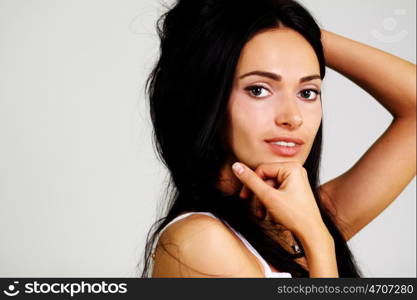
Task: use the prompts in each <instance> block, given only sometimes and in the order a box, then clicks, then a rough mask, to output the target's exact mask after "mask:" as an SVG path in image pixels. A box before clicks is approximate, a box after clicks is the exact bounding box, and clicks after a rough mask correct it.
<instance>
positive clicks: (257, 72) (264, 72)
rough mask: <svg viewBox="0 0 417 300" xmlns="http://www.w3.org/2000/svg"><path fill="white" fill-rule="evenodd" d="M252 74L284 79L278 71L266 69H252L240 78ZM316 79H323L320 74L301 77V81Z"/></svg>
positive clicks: (240, 77)
mask: <svg viewBox="0 0 417 300" xmlns="http://www.w3.org/2000/svg"><path fill="white" fill-rule="evenodd" d="M251 75H258V76H263V77H268V78H271V79H273V80H276V81H281V79H282V76H281V75H278V74H276V73H271V72H266V71H258V70H257V71H251V72H248V73H246V74H243V75H240V76H239V80H240V79H243V78H245V77H247V76H251ZM314 79H320V80H321V77H320V75H318V74H314V75H309V76H305V77H301V78H300V83H303V82H306V81H310V80H314Z"/></svg>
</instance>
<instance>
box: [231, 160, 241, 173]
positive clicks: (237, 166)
mask: <svg viewBox="0 0 417 300" xmlns="http://www.w3.org/2000/svg"><path fill="white" fill-rule="evenodd" d="M232 169H233V171H235V173H236V174H238V175H240V174H242V173H243V167H242V165H241V164H240V163H237V162H236V163H234V164H233V166H232Z"/></svg>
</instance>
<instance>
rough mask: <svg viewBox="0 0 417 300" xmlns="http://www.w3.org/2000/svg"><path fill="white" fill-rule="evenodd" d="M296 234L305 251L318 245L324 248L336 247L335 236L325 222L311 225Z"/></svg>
mask: <svg viewBox="0 0 417 300" xmlns="http://www.w3.org/2000/svg"><path fill="white" fill-rule="evenodd" d="M296 235H297V237H298V239H299V240H300V242H301V244H302V245H303V248H304V251H305V252H308V251H312V250H313V249H315V248H317V247H320V248H322V249H326V248H329V247H330V248H332V247H333V248H334V240H333V236H332V235H331V234H330V232H329V230H328V229H327V227H326V225H325V224H324V222H319V223H318V224H317V225H314V226H310V227H309V228H308V230H305V231H303V232H301V233H299V234H296Z"/></svg>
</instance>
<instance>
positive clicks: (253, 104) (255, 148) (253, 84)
mask: <svg viewBox="0 0 417 300" xmlns="http://www.w3.org/2000/svg"><path fill="white" fill-rule="evenodd" d="M320 89H321V79H320V67H319V62H318V59H317V57H316V54H315V52H314V50H313V48H312V47H311V45H310V44H309V43H308V42H307V41H306V40H305V39H304V37H303V36H302V35H301V34H299V33H298V32H296V31H294V30H292V29H289V28H283V27H281V28H279V29H274V30H269V31H265V32H262V33H259V34H257V35H256V36H254V38H253V39H251V40H250V41H249V42H248V43H247V44H246V45H245V47H244V48H243V50H242V52H241V56H240V58H239V61H238V65H237V68H236V72H235V78H234V83H233V88H232V91H231V95H230V99H229V103H228V121H229V124H228V125H229V126H228V132H227V139H228V142H229V147H230V150H231V151H232V155H233V156H234V157H232V158H231V161H232V162H234V161H241V162H243V163H245V164H246V165H248V166H249V167H251V168H253V169H255V168H256V167H257V166H258V165H259V164H260V163H271V162H284V161H297V162H299V163H301V164H304V162H305V161H306V159H307V157H308V154H309V152H310V150H311V147H312V145H313V141H314V138H315V136H316V133H317V131H318V129H319V126H320V121H321V118H322V108H321V99H320V95H319V93H320ZM286 138H289V139H295V141H296V143H299V144H296V146H295V147H294V144H291V143H290V144H288V143H287V144H286V143H282V142H285V141H287V142H288V140H286Z"/></svg>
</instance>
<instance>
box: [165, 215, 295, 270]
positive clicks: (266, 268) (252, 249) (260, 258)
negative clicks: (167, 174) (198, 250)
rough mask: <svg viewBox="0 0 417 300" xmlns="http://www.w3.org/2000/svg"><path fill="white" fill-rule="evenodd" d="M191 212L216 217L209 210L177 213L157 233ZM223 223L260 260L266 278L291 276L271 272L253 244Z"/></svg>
mask: <svg viewBox="0 0 417 300" xmlns="http://www.w3.org/2000/svg"><path fill="white" fill-rule="evenodd" d="M192 214H202V215H207V216H211V217H213V218H216V219H218V218H217V217H216V216H215V215H213V214H212V213H209V212H188V213H185V214H182V215H179V216H178V217H176V218H174V219H173V220H172V221H171V222H169V223H168V224H167V225H166V226H165V227H164V228H163V229H162V230H161V231H160V233H159V235H161V234H162V232H163V231H164V230H165V229H166V228H167V227H168V226H169V225H171V224H172V223H174V222H177V221H179V220H182V219H184V218H186V217H188V216H190V215H192ZM225 223H226V224H227V226H228V227H229V228H230V229H231V230H232V231H233V232H234V233H235V234H236V235H237V236H238V237H239V239H240V240H241V241H242V242H243V243H244V244H245V246H246V247H247V248H248V249H249V251H250V252H252V253H253V255H255V256H256V258H258V260H259V261H260V262H261V264H262V266H263V268H264V274H265V277H266V278H292V276H291V273H288V272H273V271H272V270H271V268H270V267H269V265H268V263H267V262H266V261H265V259H263V258H262V256H261V255H260V254H259V252H258V251H256V249H255V248H253V246H252V245H251V244H250V243H249V242H248V241H247V240H246V239H245V238H244V237H243V236H242V235H241V234H240V233H239V232H237V231H236V230H235V229H233V228H232V227H231V226H230V225H229V224H228V223H227V222H226V221H225Z"/></svg>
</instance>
